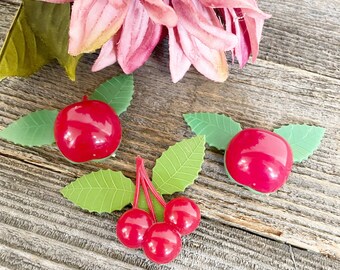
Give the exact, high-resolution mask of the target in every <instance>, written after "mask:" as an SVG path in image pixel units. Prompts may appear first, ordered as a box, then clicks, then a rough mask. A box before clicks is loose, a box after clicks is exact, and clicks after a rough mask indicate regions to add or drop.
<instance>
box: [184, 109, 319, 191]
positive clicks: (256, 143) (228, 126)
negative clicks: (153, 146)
mask: <svg viewBox="0 0 340 270" xmlns="http://www.w3.org/2000/svg"><path fill="white" fill-rule="evenodd" d="M184 119H185V121H186V122H187V124H188V125H189V126H190V127H191V129H192V130H193V131H194V132H195V133H196V134H198V135H205V136H206V141H207V143H208V144H209V145H210V146H213V147H216V148H217V149H220V150H223V151H224V150H225V156H224V164H225V168H226V171H227V174H228V175H229V177H230V178H231V179H233V180H234V181H235V182H237V183H238V184H240V185H243V186H245V187H247V188H249V189H252V190H254V191H257V192H261V193H271V192H275V191H277V190H278V189H279V188H281V187H282V186H283V185H284V184H285V183H286V181H287V180H288V177H289V174H290V172H291V170H292V165H293V162H301V161H303V160H305V159H307V158H308V157H309V156H310V155H311V154H312V153H313V152H314V151H315V150H316V149H317V148H318V146H319V144H320V142H321V139H322V137H323V135H324V132H325V130H324V129H323V128H321V127H315V126H308V125H288V126H283V127H281V128H278V129H275V130H274V132H271V131H268V130H264V129H260V128H248V129H244V130H242V128H241V125H240V124H239V123H237V122H235V121H233V120H232V119H231V118H230V117H227V116H225V115H221V114H216V113H192V114H185V115H184Z"/></svg>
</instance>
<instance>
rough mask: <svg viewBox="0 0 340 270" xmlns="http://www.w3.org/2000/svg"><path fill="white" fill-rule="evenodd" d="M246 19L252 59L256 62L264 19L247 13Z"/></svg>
mask: <svg viewBox="0 0 340 270" xmlns="http://www.w3.org/2000/svg"><path fill="white" fill-rule="evenodd" d="M244 21H245V25H246V27H247V30H248V33H249V38H250V47H251V54H252V61H253V63H254V62H255V61H256V59H257V56H258V54H259V46H260V45H259V44H260V41H261V35H262V29H263V25H264V20H263V19H261V18H257V19H255V18H252V17H249V16H247V15H245V16H244Z"/></svg>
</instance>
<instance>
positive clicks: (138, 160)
mask: <svg viewBox="0 0 340 270" xmlns="http://www.w3.org/2000/svg"><path fill="white" fill-rule="evenodd" d="M136 167H137V174H140V176H143V169H144V161H143V159H142V158H141V157H140V156H138V157H137V158H136ZM144 170H145V169H144ZM141 180H142V181H140V182H141V183H142V187H143V190H144V195H145V200H146V203H147V205H148V208H149V211H150V215H151V218H152V220H153V222H156V220H157V219H156V215H155V209H154V208H153V204H152V200H151V198H150V194H149V191H148V187H147V185H146V183H145V182H146V181H145V177H142V179H141ZM136 185H137V183H136Z"/></svg>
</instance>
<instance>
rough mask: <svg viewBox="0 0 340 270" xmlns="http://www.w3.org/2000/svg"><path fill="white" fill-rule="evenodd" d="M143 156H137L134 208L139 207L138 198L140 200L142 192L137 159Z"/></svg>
mask: <svg viewBox="0 0 340 270" xmlns="http://www.w3.org/2000/svg"><path fill="white" fill-rule="evenodd" d="M138 158H141V157H139V156H138V157H137V158H136V189H135V197H134V198H133V205H132V208H138V200H139V193H140V177H141V175H140V174H141V173H140V169H139V167H138V162H137V159H138Z"/></svg>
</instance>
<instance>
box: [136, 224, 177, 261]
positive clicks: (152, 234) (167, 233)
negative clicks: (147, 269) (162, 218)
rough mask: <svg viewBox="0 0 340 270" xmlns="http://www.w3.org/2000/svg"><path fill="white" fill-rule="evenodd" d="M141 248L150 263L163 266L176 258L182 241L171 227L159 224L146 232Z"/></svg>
mask: <svg viewBox="0 0 340 270" xmlns="http://www.w3.org/2000/svg"><path fill="white" fill-rule="evenodd" d="M142 247H143V251H144V253H145V255H146V256H147V257H148V258H149V259H150V260H151V261H153V262H155V263H162V264H163V263H168V262H171V261H172V260H174V259H175V258H176V257H177V255H178V254H179V253H180V251H181V248H182V239H181V236H180V234H179V233H178V231H177V230H176V229H175V228H174V227H173V226H172V225H170V224H168V223H165V222H160V223H155V224H153V225H152V226H151V227H150V228H149V230H147V232H146V233H145V235H144V242H143V244H142Z"/></svg>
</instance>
